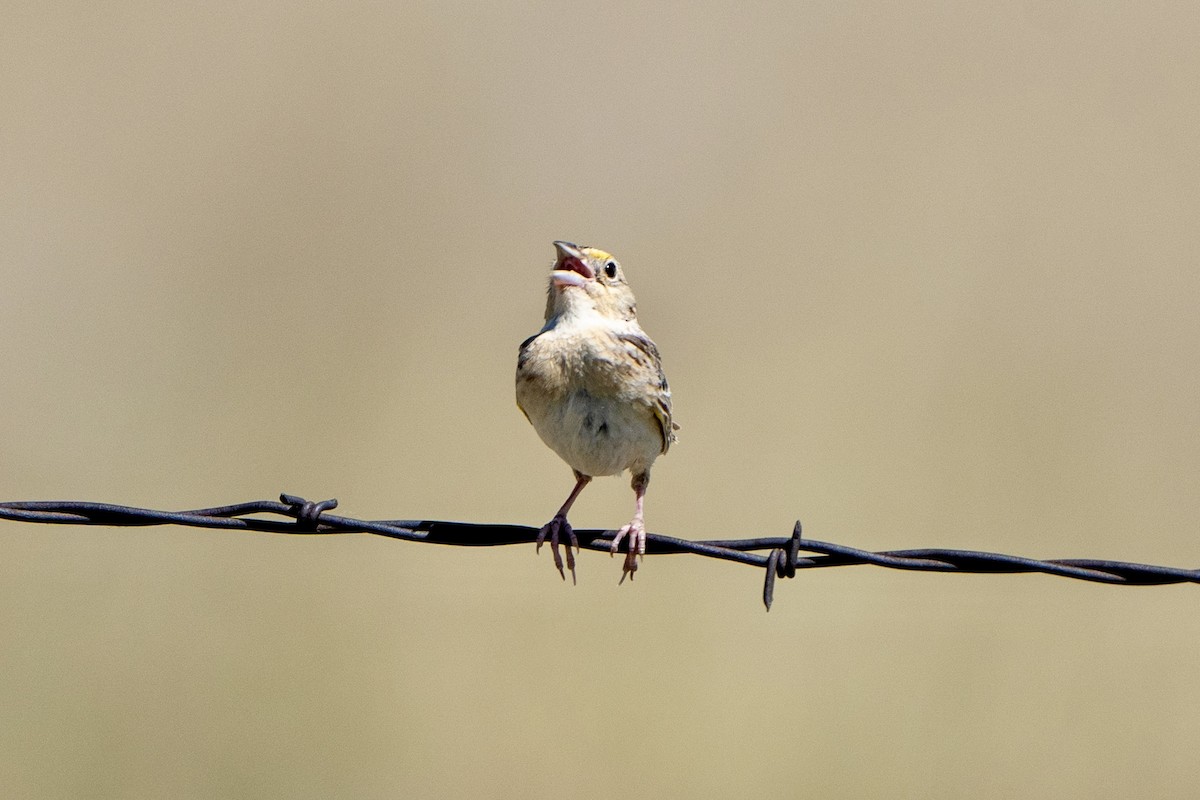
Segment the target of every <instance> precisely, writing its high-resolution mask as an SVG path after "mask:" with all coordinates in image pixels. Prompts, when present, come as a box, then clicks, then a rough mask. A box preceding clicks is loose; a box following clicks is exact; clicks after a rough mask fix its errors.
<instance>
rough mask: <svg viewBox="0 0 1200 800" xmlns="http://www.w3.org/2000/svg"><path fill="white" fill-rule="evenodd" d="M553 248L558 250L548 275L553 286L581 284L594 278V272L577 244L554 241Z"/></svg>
mask: <svg viewBox="0 0 1200 800" xmlns="http://www.w3.org/2000/svg"><path fill="white" fill-rule="evenodd" d="M554 249H555V250H557V251H558V259H557V260H556V261H555V262H554V272H552V273H551V274H550V277H551V279H552V280H553V281H554V285H555V286H583V284H584V283H585V282H587V281H590V280H595V278H596V273H595V272H592V268H591V267H589V266H588V264H587V261H586V260H585V259H584V257H583V253H582V252H580V250H579V247H578V246H577V245H573V244H571V243H570V242H555V243H554Z"/></svg>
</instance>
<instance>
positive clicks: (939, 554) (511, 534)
mask: <svg viewBox="0 0 1200 800" xmlns="http://www.w3.org/2000/svg"><path fill="white" fill-rule="evenodd" d="M336 507H337V500H322V501H320V502H311V501H308V500H305V499H304V498H302V497H295V496H293V495H289V494H284V495H280V498H279V502H275V501H272V500H255V501H251V502H249V503H236V504H234V505H229V506H217V507H214V508H200V509H196V510H193V511H154V510H152V509H147V508H134V507H131V506H121V505H114V504H111V503H87V502H78V501H70V500H65V501H18V502H8V503H3V502H0V519H8V520H16V521H19V522H42V523H50V524H56V525H108V526H144V525H184V526H189V527H195V528H225V529H232V530H245V531H264V532H267V533H287V534H300V535H321V534H340V533H370V534H374V535H376V536H387V537H391V538H393V539H404V540H405V541H410V542H428V543H430V544H445V545H458V546H466V547H491V546H496V545H508V544H532V543H533V542H534V541H536V539H537V535H538V529H537V528H531V527H528V526H525V525H487V524H478V523H470V522H443V521H437V520H361V519H353V518H351V517H343V516H338V515H335V514H330V513H328V512H329V511H331V510H332V509H334V508H336ZM263 514H274V515H276V516H277V517H285V518H286V519H285V520H280V519H271V518H264V517H262V516H258V515H263ZM575 533H576V535H577V536H578V537H579V544H580V546H581V547H583V548H586V549H588V550H598V551H602V552H608V551H609V547H610V545H611V543H612V539H613V536H614V531H609V530H597V529H589V530H583V529H576V531H575ZM760 550H765V551H768V552H767V553H766V554H762V553H759V552H755V551H760ZM800 551H804V552H806V553H813V554H815V555H805V556H801V555H800ZM646 552H647V553H655V554H666V553H691V554H692V555H699V556H707V557H709V558H719V559H722V560H725V561H736V562H738V563H741V564H750V565H751V566H756V567H762V568H763V569H764V571H765V573H766V577H765V580H764V582H763V603H764V604H765V605H766V607H767V610H768V611H770V610H771V602H772V601H773V599H774V595H775V580H776V578H792V577H795V575H796V571H797V570H800V569H815V568H819V567H842V566H850V565H853V564H872V565H874V566H877V567H888V568H890V569H906V570H920V571H925V572H972V573H1005V574H1012V573H1019V572H1040V573H1043V574H1046V575H1058V576H1060V577H1063V578H1075V579H1077V580H1083V581H1094V582H1096V583H1109V584H1115V585H1121V586H1162V585H1166V584H1174V583H1200V570H1194V569H1182V568H1178V567H1159V566H1154V565H1151V564H1136V563H1130V562H1126V561H1101V560H1099V559H1089V558H1068V559H1055V560H1051V561H1039V560H1037V559H1033V558H1024V557H1021V556H1008V555H1003V554H1000V553H985V552H979V551H975V550H946V549H938V548H926V549H918V550H889V551H885V552H880V553H875V552H871V551H869V550H859V549H858V548H855V547H847V546H845V545H840V544H831V543H829V542H819V541H816V540H814V539H805V538H804V537H803V536H802V535H801V528H800V523H799V522H797V523H796V525H795V527H794V528H793V529H792V535H791V536H788V537H763V538H756V539H719V540H708V541H693V540H690V539H677V538H675V537H673V536H662V535H659V534H653V533H652V534H647V536H646Z"/></svg>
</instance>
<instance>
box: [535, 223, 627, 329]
mask: <svg viewBox="0 0 1200 800" xmlns="http://www.w3.org/2000/svg"><path fill="white" fill-rule="evenodd" d="M554 248H555V249H556V250H557V251H558V257H557V258H556V259H555V260H554V266H553V267H552V271H551V273H550V289H549V297H548V298H547V299H546V319H550V318H551V317H556V316H559V315H561V314H579V313H587V312H595V313H599V314H601V315H603V316H605V317H609V318H611V319H620V320H633V319H636V318H637V307H636V306H635V304H634V300H633V292H632V291H631V290H630V288H629V284H628V283H627V282H626V280H625V273H623V272H621V265H620V264H618V263H617V260H616V259H615V258H613V257H612V255H611V254H610V253H606V252H604V251H603V250H597V249H596V248H594V247H580V246H579V245H575V244H571V243H570V242H555V243H554Z"/></svg>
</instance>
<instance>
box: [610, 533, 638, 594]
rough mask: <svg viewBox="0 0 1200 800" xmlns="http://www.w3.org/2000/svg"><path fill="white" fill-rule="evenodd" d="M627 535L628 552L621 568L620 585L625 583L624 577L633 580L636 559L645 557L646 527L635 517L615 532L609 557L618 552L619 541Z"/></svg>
mask: <svg viewBox="0 0 1200 800" xmlns="http://www.w3.org/2000/svg"><path fill="white" fill-rule="evenodd" d="M627 535H628V536H629V551H628V552H627V553H626V554H625V564H624V565H622V567H621V581H620V582H621V583H624V582H625V576H626V575H628V576H629V580H633V573H635V572H637V568H638V558H639V557H642V556H645V555H646V526H645V524H644V523H643V522H642V521H641V520H640V519H639V518H637V517H634V518H633V519H632V520H630V522H629V524H628V525H626V526H625V527H624V528H621V530H619V531H617V535H616V537H615V538H614V539H613V542H612V548H611V550H610V555H613V554H616V553H617V551H618V550H620V548H621V540H622V539H624V538H625V537H626V536H627Z"/></svg>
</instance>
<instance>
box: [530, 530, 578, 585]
mask: <svg viewBox="0 0 1200 800" xmlns="http://www.w3.org/2000/svg"><path fill="white" fill-rule="evenodd" d="M562 534H566V536H567V538H568V539H569V540H570V542H571V543H570V544H568V545H567V569H569V570H570V571H571V583H572V584H574V583H575V553H577V552H579V539H578V538H577V537H576V536H575V530H574V529H573V528H572V527H571V523H569V522H567V518H566V517H565V516H562V515H557V516H555V517H554V519H552V520H550V521H549V522H547V523H546V524H545V525H543V526H542V529H541V530H540V531H538V537H537V548H536V550H535V552H538V553H540V552H541V551H542V545H543V544H545V542H546V537H547V536H549V537H550V554H551V555H553V556H554V567H555V568H556V569H557V570H558V574H559V576H560V577H562V579H563V580H564V581H565V580H566V579H567V575H566V573H565V572H563V559H562V555H561V554H560V553H559V552H558V545H559V537H560V536H561V535H562ZM572 547H574V548H575V553H573V552H571V548H572Z"/></svg>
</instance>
